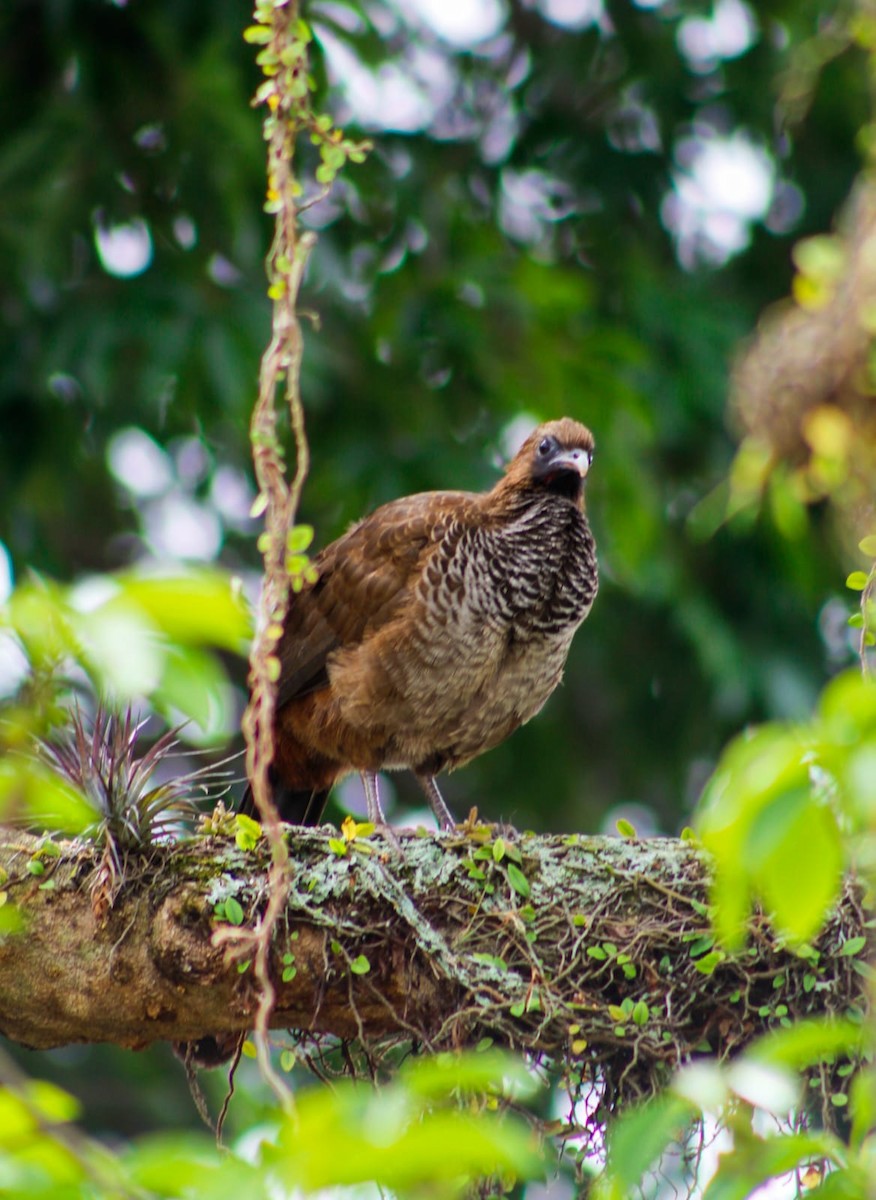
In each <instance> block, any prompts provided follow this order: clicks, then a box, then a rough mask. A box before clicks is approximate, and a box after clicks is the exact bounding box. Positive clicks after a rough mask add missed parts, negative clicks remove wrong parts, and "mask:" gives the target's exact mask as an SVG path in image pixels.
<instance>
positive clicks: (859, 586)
mask: <svg viewBox="0 0 876 1200" xmlns="http://www.w3.org/2000/svg"><path fill="white" fill-rule="evenodd" d="M869 582H870V576H869V575H868V574H867V573H866V571H852V573H851V575H848V576H846V587H847V588H851V589H852V591H853V592H863V590H864V588H865V587H866V586H867V584H868V583H869Z"/></svg>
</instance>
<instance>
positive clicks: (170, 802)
mask: <svg viewBox="0 0 876 1200" xmlns="http://www.w3.org/2000/svg"><path fill="white" fill-rule="evenodd" d="M145 724H146V722H145V721H139V722H137V721H135V720H134V717H133V714H132V712H131V709H130V707H129V708H128V709H127V711H126V712H125V713H124V714H119V713H113V712H110V711H108V710H107V709H106V708H105V707H104V706H103V705H99V706H98V708H97V710H96V712H95V714H94V716H93V718H91V720H88V718H87V717H85V716H84V715H83V713H82V711H81V709H79V707H78V706H77V707H76V708H74V709H73V710H72V712H71V714H70V724H69V728H68V729H67V730H66V731H65V732H63V733H61V734H56V735H54V736H53V737H52V738H51V739H46V740H42V741H40V742H39V746H38V750H39V755H40V757H41V758H42V760H43V761H44V762H45V763H46V764H47V765H48V766H49V767H50V768H51V769H52V770H53V771H55V772H56V773H57V774H58V775H60V776H61V777H62V778H63V779H64V780H65V781H66V782H68V783H69V784H71V785H72V786H73V787H74V788H75V789H76V790H77V791H78V792H79V793H80V794H81V795H82V796H83V797H84V799H85V800H86V801H87V803H88V804H89V805H90V806H91V807H92V808H93V809H94V813H95V820H94V823H93V825H92V826H91V827H90V828H89V829H88V831H87V833H88V835H89V836H90V837H91V838H92V839H93V841H94V842H95V843H96V844H97V845H98V846H102V847H103V849H104V855H103V864H102V867H101V869H100V871H99V873H98V879H97V880H96V881H95V885H94V888H93V899H94V902H95V909H96V910H98V909H99V910H100V911H101V912H102V913H105V912H106V910H107V909H108V908H109V907H111V906H112V902H113V899H114V897H115V895H116V894H117V892H118V886H119V881H120V880H121V879H122V878H123V876H124V863H125V860H126V859H127V857H128V856H129V855H130V854H132V853H133V854H136V853H142V852H143V851H144V850H147V849H148V848H150V847H151V846H152V845H154V843H155V842H156V841H160V840H163V839H166V838H168V837H169V836H170V835H171V833H172V832H173V831H174V829H175V828H176V827H177V825H178V823H179V822H180V821H181V820H186V819H189V820H192V819H194V818H197V817H198V816H200V815H201V810H200V809H199V807H198V805H197V803H196V801H195V799H194V794H195V793H200V796H201V797H202V798H206V799H208V800H212V801H214V802H215V801H216V800H217V799H218V798H219V796H220V795H223V794H224V792H225V790H226V788H227V783H226V782H225V781H226V780H227V779H228V778H229V776H230V774H231V773H230V772H228V771H223V770H222V769H221V768H222V767H224V766H225V765H226V763H227V761H228V760H227V759H226V760H224V761H223V762H221V763H218V764H216V765H215V766H213V765H211V766H207V767H201V768H199V769H198V770H195V771H189V772H186V773H185V774H183V775H177V776H176V777H173V778H169V779H165V780H162V781H160V782H159V781H158V779H156V775H157V773H158V772H159V770H160V769H162V773H163V770H164V769H166V767H167V764H168V761H169V760H171V759H172V758H173V757H174V756H175V751H176V749H177V747H178V745H179V742H178V735H179V732H180V729H181V728H182V726H177V727H175V728H173V729H170V730H168V731H167V732H166V733H164V734H162V736H161V737H159V738H158V739H157V741H155V742H153V744H152V745H151V746H150V747H149V748H148V749H146V750H144V751H143V752H142V753H141V752H140V749H139V744H138V743H139V740H140V734H141V732H142V730H143V727H144V725H145Z"/></svg>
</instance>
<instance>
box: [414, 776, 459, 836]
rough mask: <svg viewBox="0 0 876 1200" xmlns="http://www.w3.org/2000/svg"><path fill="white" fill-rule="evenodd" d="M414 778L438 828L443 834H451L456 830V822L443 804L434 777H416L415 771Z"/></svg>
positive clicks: (442, 798)
mask: <svg viewBox="0 0 876 1200" xmlns="http://www.w3.org/2000/svg"><path fill="white" fill-rule="evenodd" d="M414 778H415V779H416V781H417V783H418V784H419V785H420V787H421V788H422V789H423V791H424V792H425V793H426V799H427V800H428V801H429V807H430V808H431V810H432V812H433V813H434V814H435V816H436V818H437V821H438V825H439V828H440V829H441V830H442V831H443V832H444V833H452V832H453V830H454V829H455V828H456V821H455V820H454V819H453V813H452V812H451V811H450V809H449V808H448V807H447V805H446V804H445V802H444V797H443V796H442V795H441V793H440V792H439V790H438V784H437V783H436V782H435V776H434V775H418V774H417V772H416V771H415V772H414Z"/></svg>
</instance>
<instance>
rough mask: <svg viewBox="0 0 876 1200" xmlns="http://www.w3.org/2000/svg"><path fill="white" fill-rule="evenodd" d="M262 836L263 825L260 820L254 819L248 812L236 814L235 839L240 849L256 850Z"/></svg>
mask: <svg viewBox="0 0 876 1200" xmlns="http://www.w3.org/2000/svg"><path fill="white" fill-rule="evenodd" d="M261 836H262V827H261V825H260V824H259V823H258V821H254V820H253V818H252V817H248V816H247V815H246V813H236V814H235V817H234V840H235V842H236V844H237V847H238V849H239V850H254V849H255V847H256V845H257V844H258V841H259V838H260V837H261Z"/></svg>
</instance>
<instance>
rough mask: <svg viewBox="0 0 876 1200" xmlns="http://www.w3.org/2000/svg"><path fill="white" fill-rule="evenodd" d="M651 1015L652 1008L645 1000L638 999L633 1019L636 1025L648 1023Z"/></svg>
mask: <svg viewBox="0 0 876 1200" xmlns="http://www.w3.org/2000/svg"><path fill="white" fill-rule="evenodd" d="M650 1016H651V1010H650V1009H649V1008H648V1005H647V1004H646V1003H645V1001H644V1000H639V1001H637V1003H636V1005H635V1006H634V1008H633V1021H634V1022H635V1024H636V1025H646V1024H647V1023H648V1018H649V1017H650Z"/></svg>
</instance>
